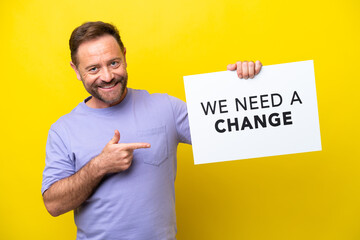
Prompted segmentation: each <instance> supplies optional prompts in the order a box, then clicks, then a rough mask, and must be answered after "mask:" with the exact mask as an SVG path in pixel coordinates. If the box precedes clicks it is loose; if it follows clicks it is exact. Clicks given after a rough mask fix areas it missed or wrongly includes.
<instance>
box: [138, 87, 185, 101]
mask: <svg viewBox="0 0 360 240" xmlns="http://www.w3.org/2000/svg"><path fill="white" fill-rule="evenodd" d="M131 91H132V93H133V95H134V98H135V99H138V98H148V99H152V100H155V101H156V100H159V101H166V102H169V103H171V104H173V103H177V102H182V103H184V101H182V100H181V99H179V98H177V97H174V96H171V95H169V94H167V93H149V92H148V91H147V90H143V89H131Z"/></svg>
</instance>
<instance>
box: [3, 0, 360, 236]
mask: <svg viewBox="0 0 360 240" xmlns="http://www.w3.org/2000/svg"><path fill="white" fill-rule="evenodd" d="M0 20H1V21H0V29H1V37H0V43H1V44H0V47H1V59H0V61H1V64H0V67H1V70H2V71H1V75H0V76H1V80H0V84H1V90H0V91H1V94H0V98H1V99H0V100H1V120H0V121H1V144H0V145H1V161H0V239H4V240H7V239H36V240H40V239H75V231H76V228H75V225H74V223H73V214H72V213H68V214H65V215H63V216H60V217H57V218H53V217H51V216H50V215H49V214H48V213H47V212H46V210H45V207H44V206H43V203H42V197H41V192H40V188H41V179H42V170H43V168H44V158H45V142H46V138H47V131H48V129H49V127H50V125H51V124H52V123H53V122H55V121H56V120H57V119H58V118H59V117H60V116H62V115H64V114H66V113H68V112H69V111H70V110H71V109H73V108H74V107H75V106H76V105H77V104H78V103H79V102H80V101H82V100H83V99H84V98H85V97H86V96H87V93H86V92H85V90H83V86H82V84H81V82H79V81H78V80H76V77H75V74H74V73H73V71H72V69H71V68H70V66H69V61H70V56H69V55H70V53H69V50H68V39H69V36H70V33H71V31H72V30H73V29H74V28H75V27H76V26H78V25H80V24H81V23H83V22H85V21H89V20H103V21H108V22H112V23H114V24H115V25H117V26H118V28H119V30H120V33H121V35H122V39H123V41H124V43H125V46H126V47H127V61H128V72H129V86H130V87H133V88H141V89H147V90H149V91H150V92H167V93H169V94H171V95H174V96H176V97H179V98H181V99H183V100H185V93H184V86H183V80H182V76H184V75H190V74H198V73H205V72H214V71H222V70H225V69H226V65H227V64H228V63H233V62H235V61H236V60H257V59H259V60H261V61H262V63H263V64H264V65H270V64H279V63H285V62H294V61H302V60H309V59H313V60H314V64H315V74H316V86H317V96H318V107H319V116H320V128H321V137H322V147H323V150H322V151H321V152H312V153H301V154H294V155H286V156H276V157H267V158H258V159H250V160H242V161H230V162H223V163H214V164H205V165H197V166H195V165H194V164H193V159H192V151H191V146H186V145H181V146H180V148H179V153H178V158H179V159H178V176H177V181H176V184H175V185H176V200H177V202H176V208H177V219H178V235H177V237H178V239H179V240H191V239H206V240H212V239H214V240H215V239H225V240H226V239H246V240H253V239H274V240H275V239H276V240H279V239H284V240H285V239H286V240H289V239H339V240H340V239H341V240H343V239H345V240H350V239H351V240H353V239H354V240H355V239H360V193H359V191H360V171H359V170H360V163H359V160H360V156H359V155H360V154H359V153H360V151H359V149H360V146H359V140H358V138H359V135H360V132H359V113H358V111H359V90H360V88H359V82H360V78H359V63H360V61H359V55H360V47H359V43H360V33H359V30H360V28H359V27H360V1H359V0H342V1H332V0H328V1H316V0H302V1H289V0H247V1H244V0H236V1H234V0H206V1H205V0H202V1H200V0H181V1H166V0H152V1H139V0H132V1H115V0H113V1H107V0H102V1H93V0H86V1H85V0H79V1H74V0H65V1H45V0H29V1H19V0H13V1H1V2H0ZM199 94H201V93H199Z"/></svg>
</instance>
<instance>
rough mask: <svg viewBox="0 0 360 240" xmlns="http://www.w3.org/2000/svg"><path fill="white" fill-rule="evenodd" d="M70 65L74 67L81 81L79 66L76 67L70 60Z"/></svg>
mask: <svg viewBox="0 0 360 240" xmlns="http://www.w3.org/2000/svg"><path fill="white" fill-rule="evenodd" d="M70 66H71V67H72V69H74V71H75V73H76V77H77V79H79V80H80V81H81V76H80V72H79V70H78V68H77V67H76V65H75V64H74V63H73V62H70Z"/></svg>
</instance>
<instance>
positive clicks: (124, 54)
mask: <svg viewBox="0 0 360 240" xmlns="http://www.w3.org/2000/svg"><path fill="white" fill-rule="evenodd" d="M123 54H124V61H125V67H127V62H126V48H125V47H124V52H123Z"/></svg>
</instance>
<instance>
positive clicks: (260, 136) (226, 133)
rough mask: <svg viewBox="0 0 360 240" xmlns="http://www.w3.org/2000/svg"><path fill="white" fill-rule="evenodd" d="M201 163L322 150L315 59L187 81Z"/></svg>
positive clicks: (193, 134)
mask: <svg viewBox="0 0 360 240" xmlns="http://www.w3.org/2000/svg"><path fill="white" fill-rule="evenodd" d="M184 84H185V93H186V101H187V107H188V113H189V121H190V132H191V139H192V145H193V154H194V161H195V164H202V163H212V162H220V161H228V160H237V159H247V158H257V157H265V156H274V155H282V154H291V153H301V152H311V151H321V138H320V127H319V117H318V109H317V100H316V88H315V75H314V65H313V61H312V60H310V61H303V62H294V63H286V64H278V65H271V66H264V67H263V68H262V70H261V71H260V73H259V75H257V76H256V77H255V78H254V79H248V80H244V79H239V78H238V76H237V74H236V71H224V72H215V73H206V74H199V75H191V76H185V77H184Z"/></svg>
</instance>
